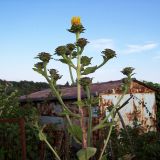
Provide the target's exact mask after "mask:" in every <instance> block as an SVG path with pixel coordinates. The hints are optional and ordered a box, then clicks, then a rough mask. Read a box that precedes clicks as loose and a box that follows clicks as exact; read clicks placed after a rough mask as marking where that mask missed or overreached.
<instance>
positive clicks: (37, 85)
mask: <svg viewBox="0 0 160 160" xmlns="http://www.w3.org/2000/svg"><path fill="white" fill-rule="evenodd" d="M0 84H2V85H3V84H7V85H9V86H10V87H9V88H10V91H13V90H18V94H19V95H26V94H29V93H32V92H36V91H40V90H43V89H47V88H49V85H48V84H47V83H45V82H33V81H19V82H16V81H5V80H1V79H0Z"/></svg>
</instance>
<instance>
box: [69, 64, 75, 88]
mask: <svg viewBox="0 0 160 160" xmlns="http://www.w3.org/2000/svg"><path fill="white" fill-rule="evenodd" d="M69 73H70V77H71V81H72V85H73V84H74V78H73V74H72V68H71V66H69Z"/></svg>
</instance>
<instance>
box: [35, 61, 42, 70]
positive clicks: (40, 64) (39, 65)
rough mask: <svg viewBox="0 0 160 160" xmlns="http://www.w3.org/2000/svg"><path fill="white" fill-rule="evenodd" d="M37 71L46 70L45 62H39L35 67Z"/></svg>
mask: <svg viewBox="0 0 160 160" xmlns="http://www.w3.org/2000/svg"><path fill="white" fill-rule="evenodd" d="M34 66H35V67H36V68H37V69H40V70H42V69H43V68H44V63H43V62H38V63H36V64H35V65H34Z"/></svg>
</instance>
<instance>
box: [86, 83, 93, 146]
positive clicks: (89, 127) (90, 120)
mask: <svg viewBox="0 0 160 160" xmlns="http://www.w3.org/2000/svg"><path fill="white" fill-rule="evenodd" d="M86 93H87V98H88V100H89V101H90V100H91V95H90V90H89V87H88V86H87V87H86ZM88 113H89V120H88V133H87V142H88V146H91V143H92V142H91V140H92V107H91V104H89V106H88Z"/></svg>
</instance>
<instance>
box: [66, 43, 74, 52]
mask: <svg viewBox="0 0 160 160" xmlns="http://www.w3.org/2000/svg"><path fill="white" fill-rule="evenodd" d="M66 47H67V48H68V50H69V51H71V52H72V51H73V50H74V49H75V45H74V44H72V43H69V44H67V45H66Z"/></svg>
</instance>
